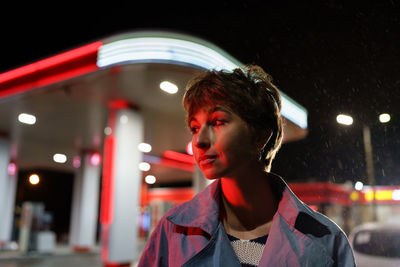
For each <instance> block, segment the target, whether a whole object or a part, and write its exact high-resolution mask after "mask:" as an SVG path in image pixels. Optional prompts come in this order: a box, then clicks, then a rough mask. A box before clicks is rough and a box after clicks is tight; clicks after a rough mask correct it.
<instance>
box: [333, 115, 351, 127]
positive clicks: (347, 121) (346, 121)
mask: <svg viewBox="0 0 400 267" xmlns="http://www.w3.org/2000/svg"><path fill="white" fill-rule="evenodd" d="M336 121H337V122H338V123H340V124H343V125H352V124H353V118H352V117H351V116H349V115H344V114H339V115H337V117H336Z"/></svg>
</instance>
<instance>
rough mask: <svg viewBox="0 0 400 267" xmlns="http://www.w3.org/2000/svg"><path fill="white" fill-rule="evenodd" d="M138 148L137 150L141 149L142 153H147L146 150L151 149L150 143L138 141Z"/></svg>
mask: <svg viewBox="0 0 400 267" xmlns="http://www.w3.org/2000/svg"><path fill="white" fill-rule="evenodd" d="M138 149H139V151H142V152H144V153H148V152H150V151H151V145H150V144H147V143H140V144H139V145H138Z"/></svg>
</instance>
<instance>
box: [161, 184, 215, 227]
mask: <svg viewBox="0 0 400 267" xmlns="http://www.w3.org/2000/svg"><path fill="white" fill-rule="evenodd" d="M220 192H221V181H220V180H219V179H217V180H216V181H214V182H213V183H211V184H210V185H209V186H207V187H206V188H205V189H204V190H203V191H201V192H200V193H198V194H197V195H196V196H195V197H194V198H193V199H192V200H190V201H188V202H185V203H183V204H182V205H180V206H178V207H177V209H176V210H175V212H174V213H173V214H172V215H170V216H168V217H167V219H168V220H169V221H171V222H172V223H174V224H177V225H180V226H185V227H199V228H201V229H202V230H204V231H206V232H207V233H208V234H210V235H213V233H215V231H216V230H217V228H218V224H219V210H220V203H221V201H220V200H221V195H220Z"/></svg>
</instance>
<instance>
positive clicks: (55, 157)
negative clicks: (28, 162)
mask: <svg viewBox="0 0 400 267" xmlns="http://www.w3.org/2000/svg"><path fill="white" fill-rule="evenodd" d="M53 160H54V161H55V162H57V163H65V162H67V156H66V155H64V154H60V153H57V154H54V155H53Z"/></svg>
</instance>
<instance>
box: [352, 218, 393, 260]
mask: <svg viewBox="0 0 400 267" xmlns="http://www.w3.org/2000/svg"><path fill="white" fill-rule="evenodd" d="M349 242H350V244H351V246H352V248H353V251H354V258H355V261H356V265H357V266H358V267H364V266H368V267H375V266H377V267H392V266H393V267H394V266H396V267H399V266H400V223H397V224H396V223H377V222H372V223H365V224H361V225H359V226H356V227H355V228H354V229H353V230H352V231H351V233H350V235H349Z"/></svg>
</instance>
